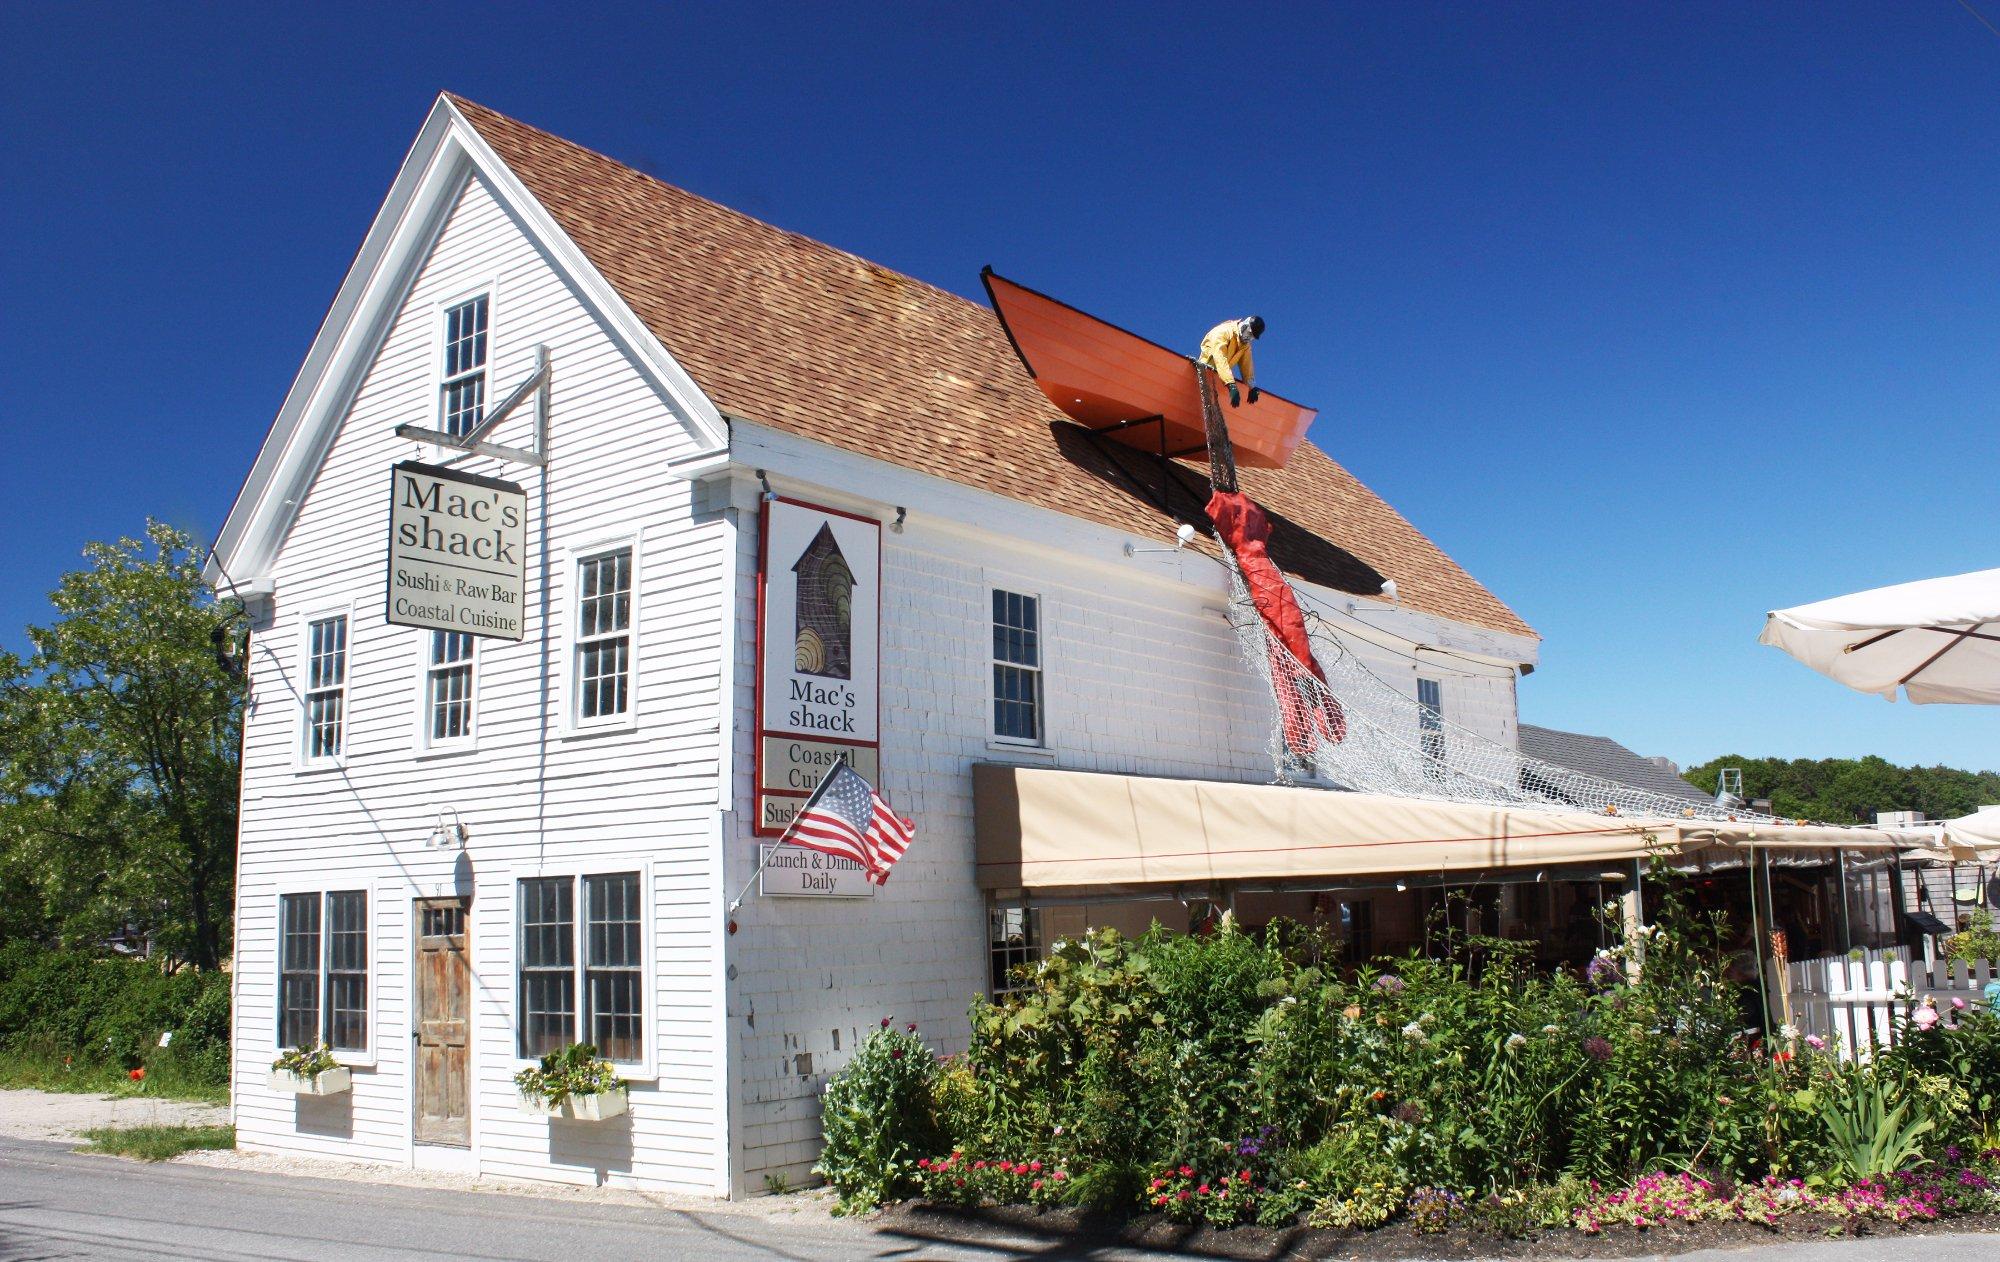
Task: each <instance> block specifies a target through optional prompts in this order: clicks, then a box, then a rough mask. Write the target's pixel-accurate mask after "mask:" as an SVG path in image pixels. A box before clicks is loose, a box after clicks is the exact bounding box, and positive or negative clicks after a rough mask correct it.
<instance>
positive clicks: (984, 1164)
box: [972, 1161, 986, 1170]
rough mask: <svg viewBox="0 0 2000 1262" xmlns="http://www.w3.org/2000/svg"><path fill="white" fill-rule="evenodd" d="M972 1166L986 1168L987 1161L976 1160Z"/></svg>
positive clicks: (975, 1168) (976, 1168)
mask: <svg viewBox="0 0 2000 1262" xmlns="http://www.w3.org/2000/svg"><path fill="white" fill-rule="evenodd" d="M972 1168H973V1169H974V1170H984V1169H985V1168H986V1163H985V1162H983V1161H975V1162H973V1163H972Z"/></svg>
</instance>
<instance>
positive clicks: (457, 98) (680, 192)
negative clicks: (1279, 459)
mask: <svg viewBox="0 0 2000 1262" xmlns="http://www.w3.org/2000/svg"><path fill="white" fill-rule="evenodd" d="M439 95H441V96H443V97H444V98H445V99H446V100H448V101H450V102H451V103H452V105H453V106H454V107H455V108H457V109H459V110H461V111H463V110H466V109H473V110H478V111H479V112H480V113H482V114H490V115H492V116H493V117H494V118H497V119H499V120H500V121H501V122H504V123H507V124H509V125H510V126H514V127H519V128H520V129H521V130H523V131H530V132H533V133H534V134H535V135H537V136H542V137H545V138H546V139H548V140H552V141H554V142H555V143H556V144H559V145H564V146H566V147H568V148H571V149H576V150H579V151H581V152H583V153H587V154H589V155H590V156H591V157H593V158H598V159H601V160H603V161H605V162H609V163H610V164H611V165H612V166H615V167H617V168H618V169H619V170H621V171H629V172H630V173H632V174H633V175H636V176H638V177H639V178H640V179H642V180H647V181H650V182H651V183H653V184H657V185H659V186H660V187H661V188H663V189H666V190H667V191H668V192H670V193H673V194H674V195H675V196H678V197H685V198H688V199H690V200H692V201H697V202H700V203H701V204H702V205H704V206H709V207H712V208H714V209H715V210H718V211H721V212H722V213H723V214H725V215H729V216H731V217H732V218H736V219H741V220H745V221H747V222H749V223H754V224H756V225H757V226H758V227H760V228H764V229H767V230H768V231H771V232H775V233H777V234H778V235H779V236H783V237H789V238H790V239H792V240H794V241H803V242H805V243H806V244H807V245H811V246H817V247H818V248H820V249H822V250H828V251H831V252H832V253H834V254H838V255H840V256H841V257H843V258H848V259H852V260H853V261H854V262H856V263H859V264H860V265H861V266H863V267H866V268H869V269H871V270H873V271H877V272H887V273H889V274H890V275H891V276H895V277H897V278H899V279H901V280H906V281H908V282H910V283H911V284H913V285H921V286H922V287H923V288H925V289H928V290H930V291H931V292H932V293H935V294H938V295H939V296H941V297H945V298H949V299H951V300H953V301H954V302H959V303H963V304H964V305H965V306H967V307H970V308H972V309H973V310H975V311H985V310H987V309H988V308H987V307H986V305H985V304H984V303H980V302H975V301H973V300H972V299H970V298H968V297H966V296H965V295H964V294H961V293H957V292H955V291H953V290H950V289H946V288H945V287H944V286H942V285H939V284H936V283H935V282H933V281H927V280H925V279H924V278H923V277H921V276H912V275H910V274H909V273H908V272H901V271H897V270H896V269H895V268H893V267H888V266H885V265H884V264H881V263H877V262H876V261H875V260H873V259H871V258H866V257H864V256H862V255H859V254H856V253H855V252H854V251H852V250H849V249H844V248H842V247H841V246H837V245H834V244H833V243H832V242H830V241H822V240H820V239H819V238H818V237H814V236H808V235H807V234H805V233H803V232H797V231H794V230H793V229H791V228H786V227H783V226H782V225H779V224H775V223H772V222H771V221H770V220H768V219H763V218H760V217H758V216H756V215H753V214H751V213H750V212H749V211H747V210H738V209H737V208H736V207H734V206H729V205H725V204H724V203H722V202H719V201H716V200H715V199H714V198H713V197H709V196H707V195H705V194H702V193H697V192H695V191H694V190H693V189H691V188H683V187H682V186H681V185H679V184H675V183H673V182H671V181H669V180H663V179H661V178H660V177H659V176H657V175H654V174H653V173H652V172H651V171H643V170H641V169H639V168H638V167H635V166H633V165H632V164H631V163H629V162H626V161H625V160H623V159H622V158H615V157H613V156H611V155H610V154H608V153H606V152H604V151H603V150H602V149H594V148H592V147H591V146H589V145H586V144H583V143H582V142H580V141H575V140H571V139H570V138H569V137H567V136H559V135H557V134H556V133H555V132H552V131H549V130H548V129H547V128H544V127H537V126H535V125H534V124H533V123H528V122H523V121H522V120H520V119H518V118H515V117H514V116H513V115H512V114H504V113H502V112H501V111H499V110H496V109H494V108H493V107H492V106H490V105H482V104H480V103H479V102H478V101H475V100H473V99H471V98H470V97H467V96H462V95H460V94H459V93H457V92H453V91H450V90H449V89H447V90H445V91H443V92H441V93H440V94H439ZM1308 441H1310V440H1308Z"/></svg>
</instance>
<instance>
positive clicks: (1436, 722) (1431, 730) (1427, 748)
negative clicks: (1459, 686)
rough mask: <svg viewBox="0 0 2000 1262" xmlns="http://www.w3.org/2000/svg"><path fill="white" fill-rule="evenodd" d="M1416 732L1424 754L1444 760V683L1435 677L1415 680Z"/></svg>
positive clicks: (1438, 760)
mask: <svg viewBox="0 0 2000 1262" xmlns="http://www.w3.org/2000/svg"><path fill="white" fill-rule="evenodd" d="M1417 734H1418V736H1419V737H1420V738H1421V740H1422V741H1423V746H1424V756H1425V757H1426V758H1429V759H1430V760H1431V761H1433V762H1440V763H1441V762H1443V761H1444V685H1443V684H1440V683H1439V682H1438V681H1437V680H1435V679H1419V680H1418V681H1417Z"/></svg>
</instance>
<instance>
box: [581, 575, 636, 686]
mask: <svg viewBox="0 0 2000 1262" xmlns="http://www.w3.org/2000/svg"><path fill="white" fill-rule="evenodd" d="M573 678H574V679H575V681H576V703H575V715H576V722H577V723H578V724H579V725H590V724H600V723H608V722H613V721H616V720H620V719H622V718H623V717H624V716H625V715H626V714H627V713H628V712H629V711H630V709H631V706H632V549H631V548H629V547H624V548H614V549H611V550H610V551H606V552H599V553H595V554H592V555H590V556H585V557H582V558H580V559H579V560H578V561H577V563H576V666H575V675H574V676H573Z"/></svg>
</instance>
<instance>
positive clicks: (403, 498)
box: [383, 460, 528, 640]
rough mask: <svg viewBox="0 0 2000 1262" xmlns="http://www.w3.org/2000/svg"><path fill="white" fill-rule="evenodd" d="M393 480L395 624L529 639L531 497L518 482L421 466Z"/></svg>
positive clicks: (401, 469) (390, 606) (388, 604)
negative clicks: (526, 610)
mask: <svg viewBox="0 0 2000 1262" xmlns="http://www.w3.org/2000/svg"><path fill="white" fill-rule="evenodd" d="M390 473H391V480H390V484H389V487H390V490H389V495H390V498H389V594H388V598H387V600H385V601H384V602H383V603H384V607H385V608H386V609H387V610H388V620H389V621H390V622H392V623H394V624H396V625H398V626H404V627H428V628H430V629H432V630H434V631H464V632H467V633H469V634H472V635H484V636H491V637H493V638H495V639H501V640H518V639H520V638H522V636H524V635H526V634H527V629H526V620H525V619H524V618H523V617H522V609H523V607H524V606H523V603H522V602H523V599H524V598H525V596H526V595H527V590H528V497H527V495H526V494H525V493H524V492H523V491H522V490H521V488H520V487H519V486H516V485H515V484H514V483H512V482H502V481H501V480H500V479H498V478H482V477H479V476H478V475H476V474H471V473H460V472H459V471H458V470H456V469H446V468H442V467H440V466H438V465H428V464H419V463H418V462H416V461H414V460H405V461H403V462H402V463H400V464H398V465H397V466H396V467H395V468H394V469H392V470H391V471H390Z"/></svg>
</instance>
